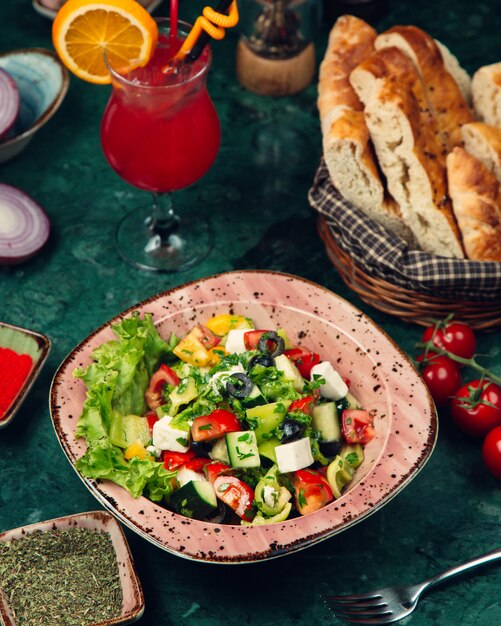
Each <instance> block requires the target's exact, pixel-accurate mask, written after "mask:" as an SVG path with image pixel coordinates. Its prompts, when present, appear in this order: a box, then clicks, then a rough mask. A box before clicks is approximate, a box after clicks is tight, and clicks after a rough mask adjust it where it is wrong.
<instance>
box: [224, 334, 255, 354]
mask: <svg viewBox="0 0 501 626" xmlns="http://www.w3.org/2000/svg"><path fill="white" fill-rule="evenodd" d="M247 332H249V329H248V328H235V329H234V330H230V332H229V333H228V336H227V337H226V344H225V346H224V347H225V350H226V352H229V353H230V354H232V353H233V352H236V353H237V354H241V353H242V352H245V351H246V347H245V343H244V335H245V333H247Z"/></svg>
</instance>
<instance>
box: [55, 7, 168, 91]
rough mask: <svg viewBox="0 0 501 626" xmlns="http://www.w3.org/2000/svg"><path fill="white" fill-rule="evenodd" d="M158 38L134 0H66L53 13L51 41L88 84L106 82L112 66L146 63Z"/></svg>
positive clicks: (63, 59)
mask: <svg viewBox="0 0 501 626" xmlns="http://www.w3.org/2000/svg"><path fill="white" fill-rule="evenodd" d="M157 38H158V28H157V25H156V22H155V20H154V19H153V18H152V17H151V15H150V14H149V13H148V11H146V9H144V8H143V7H142V6H141V5H140V4H139V3H138V2H136V1H135V0H68V1H67V2H66V3H65V4H63V6H62V7H61V9H60V10H59V11H58V13H57V15H56V19H55V20H54V24H53V27H52V41H53V43H54V47H55V49H56V52H57V53H58V55H59V57H60V59H61V61H62V62H63V63H64V64H65V65H66V67H67V68H68V69H69V70H70V71H71V72H73V73H74V74H76V76H78V77H79V78H82V79H83V80H86V81H88V82H90V83H97V84H101V85H102V84H106V83H110V82H111V77H110V74H109V72H108V69H107V67H106V63H105V60H104V56H105V55H104V53H106V57H107V59H108V62H109V64H110V65H111V66H112V67H118V68H124V67H126V68H128V69H133V68H135V67H141V66H143V65H146V63H148V61H149V59H150V57H151V55H152V54H153V51H154V49H155V45H156V42H157Z"/></svg>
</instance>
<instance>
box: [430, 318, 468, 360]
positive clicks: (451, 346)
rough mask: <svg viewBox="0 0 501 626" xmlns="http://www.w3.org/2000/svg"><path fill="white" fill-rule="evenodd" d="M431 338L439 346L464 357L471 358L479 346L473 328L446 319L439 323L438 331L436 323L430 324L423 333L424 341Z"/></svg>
mask: <svg viewBox="0 0 501 626" xmlns="http://www.w3.org/2000/svg"><path fill="white" fill-rule="evenodd" d="M433 333H435V336H433ZM431 339H433V344H434V345H435V346H437V348H441V349H442V350H448V351H449V352H451V353H452V354H455V355H456V356H460V357H463V358H464V359H471V358H472V357H473V356H474V354H475V349H476V346H477V342H476V339H475V334H474V332H473V330H472V329H471V328H470V327H469V326H468V324H464V323H463V322H454V321H450V322H447V321H446V322H444V323H439V325H438V328H437V329H436V331H435V325H432V326H428V328H427V329H426V330H425V331H424V333H423V341H430V340H431Z"/></svg>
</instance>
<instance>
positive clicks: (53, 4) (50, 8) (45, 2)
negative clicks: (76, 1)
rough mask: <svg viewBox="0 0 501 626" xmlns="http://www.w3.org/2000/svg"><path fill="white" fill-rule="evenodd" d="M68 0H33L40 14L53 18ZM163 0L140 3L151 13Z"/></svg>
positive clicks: (34, 6)
mask: <svg viewBox="0 0 501 626" xmlns="http://www.w3.org/2000/svg"><path fill="white" fill-rule="evenodd" d="M65 1H66V0H33V8H34V9H35V11H36V12H37V13H40V15H44V16H45V17H48V18H49V19H51V20H53V19H54V18H55V17H56V14H57V11H58V9H59V8H60V7H61V6H62V5H63V4H64V3H65ZM161 2H162V0H139V3H140V4H142V5H143V7H144V8H145V9H147V10H148V11H149V12H150V13H151V11H153V10H154V9H156V8H157V6H158V5H159V4H160V3H161Z"/></svg>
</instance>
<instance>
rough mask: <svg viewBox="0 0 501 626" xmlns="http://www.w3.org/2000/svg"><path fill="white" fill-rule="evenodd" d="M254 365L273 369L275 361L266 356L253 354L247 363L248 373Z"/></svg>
mask: <svg viewBox="0 0 501 626" xmlns="http://www.w3.org/2000/svg"><path fill="white" fill-rule="evenodd" d="M255 365H262V366H263V367H273V366H274V365H275V361H274V360H273V359H272V357H271V356H268V355H267V354H255V355H254V356H253V357H252V358H251V360H250V361H249V371H250V370H251V369H252V368H253V367H254V366H255Z"/></svg>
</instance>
